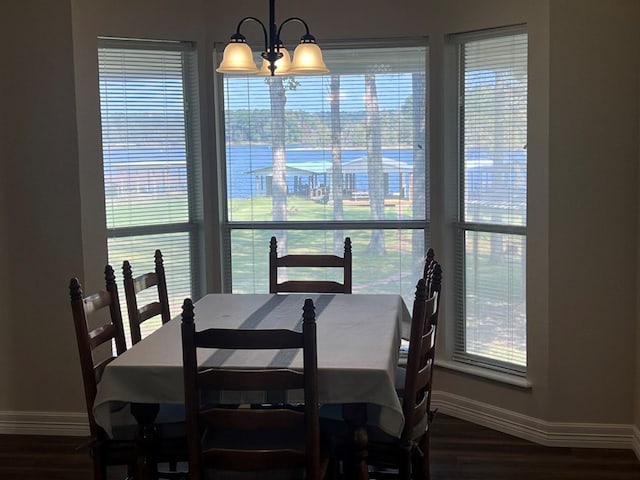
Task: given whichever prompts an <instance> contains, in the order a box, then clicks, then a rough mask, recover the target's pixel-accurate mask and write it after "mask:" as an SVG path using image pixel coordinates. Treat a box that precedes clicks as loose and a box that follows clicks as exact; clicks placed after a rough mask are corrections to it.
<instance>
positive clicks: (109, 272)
mask: <svg viewBox="0 0 640 480" xmlns="http://www.w3.org/2000/svg"><path fill="white" fill-rule="evenodd" d="M104 279H105V280H106V281H107V287H109V286H112V285H115V284H116V274H115V273H114V271H113V267H112V266H111V265H107V266H106V267H104ZM107 289H108V288H107Z"/></svg>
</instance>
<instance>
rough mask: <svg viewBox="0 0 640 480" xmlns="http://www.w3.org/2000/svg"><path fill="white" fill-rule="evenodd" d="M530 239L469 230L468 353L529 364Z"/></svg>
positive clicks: (467, 241) (467, 274)
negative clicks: (527, 270) (527, 267)
mask: <svg viewBox="0 0 640 480" xmlns="http://www.w3.org/2000/svg"><path fill="white" fill-rule="evenodd" d="M525 249H526V238H525V237H524V236H522V235H508V234H501V233H487V232H466V237H465V330H464V341H465V347H464V351H465V352H467V353H470V354H475V355H479V356H482V357H488V358H492V359H496V360H499V361H504V362H508V363H513V364H516V365H522V366H524V365H526V343H527V334H526V299H525V291H526V284H525V279H526V276H525V259H526V251H525Z"/></svg>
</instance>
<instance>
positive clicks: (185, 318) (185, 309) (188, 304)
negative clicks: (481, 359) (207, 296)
mask: <svg viewBox="0 0 640 480" xmlns="http://www.w3.org/2000/svg"><path fill="white" fill-rule="evenodd" d="M193 320H194V313H193V302H192V301H191V299H190V298H185V299H184V303H183V304H182V323H193Z"/></svg>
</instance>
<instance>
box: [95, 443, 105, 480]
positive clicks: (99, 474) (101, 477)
mask: <svg viewBox="0 0 640 480" xmlns="http://www.w3.org/2000/svg"><path fill="white" fill-rule="evenodd" d="M91 460H92V462H93V479H94V480H107V465H106V463H105V461H104V457H103V455H102V452H101V451H100V448H93V449H92V450H91Z"/></svg>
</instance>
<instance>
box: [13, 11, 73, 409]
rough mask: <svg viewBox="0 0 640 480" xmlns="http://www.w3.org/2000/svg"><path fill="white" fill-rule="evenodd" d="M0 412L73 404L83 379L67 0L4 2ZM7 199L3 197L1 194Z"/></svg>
mask: <svg viewBox="0 0 640 480" xmlns="http://www.w3.org/2000/svg"><path fill="white" fill-rule="evenodd" d="M1 8H2V14H1V15H0V16H1V17H2V18H3V20H4V22H3V23H4V25H3V28H2V30H3V35H5V41H4V42H3V44H4V45H6V46H9V45H11V47H7V48H5V53H4V55H3V67H2V77H3V82H4V84H3V85H2V87H3V88H2V93H0V95H2V100H3V102H2V106H3V107H2V108H3V111H2V115H3V116H4V122H3V123H4V125H5V132H6V135H5V136H4V138H3V142H2V143H3V144H2V148H1V149H0V151H1V152H2V153H3V156H2V162H3V165H2V177H1V178H0V192H1V194H2V197H3V199H4V200H5V204H4V209H3V210H0V212H1V213H2V214H3V217H2V219H0V226H1V227H2V241H0V247H2V253H1V254H0V260H2V266H1V267H0V268H1V269H2V271H3V274H2V276H0V282H1V283H0V285H1V287H2V288H1V290H2V295H1V296H0V301H1V302H2V305H1V308H0V311H1V312H2V314H1V315H2V317H1V320H0V324H1V328H2V334H1V335H0V338H2V340H0V342H2V349H1V353H0V386H1V387H0V412H1V411H3V410H9V411H69V410H79V409H80V408H81V407H82V404H83V403H82V387H81V382H79V381H78V380H79V379H80V377H79V375H80V370H79V368H78V366H77V365H78V360H77V352H76V349H75V344H74V341H75V340H74V338H75V337H74V332H73V327H72V323H71V317H70V313H69V312H70V310H69V306H68V303H69V301H68V298H69V297H68V290H67V286H68V284H69V279H70V277H71V276H72V275H73V274H76V273H77V272H78V271H79V270H80V266H81V264H82V255H83V252H82V249H81V243H80V240H81V237H80V227H81V225H80V215H79V208H80V195H79V190H78V187H79V183H78V153H77V147H76V145H77V137H76V131H75V115H74V112H75V106H74V85H73V56H72V55H73V51H72V49H71V10H70V6H69V4H68V2H64V1H60V2H47V1H44V0H43V1H37V2H28V4H27V2H21V1H19V0H10V1H8V2H3V4H2V7H1ZM0 205H1V202H0Z"/></svg>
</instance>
